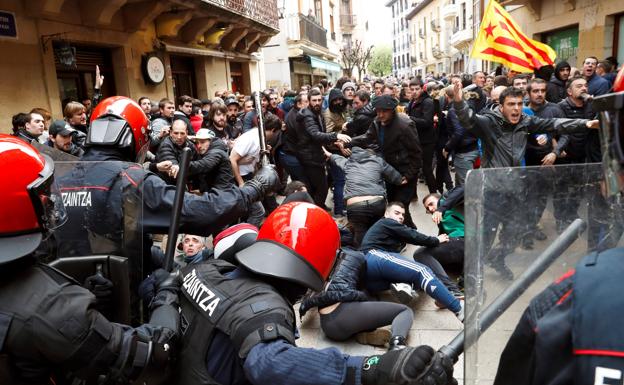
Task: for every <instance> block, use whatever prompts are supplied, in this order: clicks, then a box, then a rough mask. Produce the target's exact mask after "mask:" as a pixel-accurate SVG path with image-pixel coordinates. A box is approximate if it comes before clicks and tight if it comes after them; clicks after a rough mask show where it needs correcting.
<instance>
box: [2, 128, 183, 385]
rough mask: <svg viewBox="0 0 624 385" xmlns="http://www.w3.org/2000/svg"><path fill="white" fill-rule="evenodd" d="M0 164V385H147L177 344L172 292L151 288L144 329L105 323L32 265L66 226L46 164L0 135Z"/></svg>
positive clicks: (82, 298)
mask: <svg viewBox="0 0 624 385" xmlns="http://www.w3.org/2000/svg"><path fill="white" fill-rule="evenodd" d="M0 164H2V167H1V168H0V177H1V178H2V180H3V183H2V184H1V185H0V196H2V200H3V202H2V205H0V383H2V384H7V385H10V384H68V383H77V382H73V381H78V379H81V380H87V381H88V382H89V383H95V382H96V381H106V380H110V381H114V382H115V383H117V382H122V383H123V382H125V381H132V380H140V381H145V382H146V383H148V384H149V383H154V382H152V379H154V378H158V377H161V376H162V373H158V376H156V377H154V374H155V370H156V369H158V370H159V371H162V368H163V366H164V365H166V364H167V362H168V354H169V352H168V350H169V349H168V346H169V344H171V343H172V342H173V340H174V339H175V337H176V336H177V332H178V323H179V315H178V312H177V300H178V297H177V291H178V289H179V284H175V283H174V282H173V281H169V280H168V279H165V280H163V281H161V282H160V283H159V290H158V294H157V295H156V296H155V298H154V301H152V303H151V310H152V317H151V319H150V323H149V324H144V325H142V326H140V327H138V328H135V329H133V328H131V327H129V326H125V325H120V324H114V323H111V322H109V321H108V320H107V319H106V318H105V317H104V316H102V315H101V314H100V313H99V312H97V311H96V310H94V309H93V306H94V303H95V297H94V296H93V295H92V294H91V293H90V292H89V291H87V290H86V289H83V288H82V287H80V286H79V285H78V284H77V283H76V282H74V281H73V280H72V279H71V278H69V277H68V276H66V275H64V274H63V273H61V272H60V271H58V270H56V269H54V268H52V267H49V266H47V265H44V264H41V263H38V262H37V256H35V253H36V250H37V248H38V247H39V245H40V243H41V241H42V240H44V239H45V238H46V237H47V236H48V235H49V234H50V232H52V231H53V230H54V229H56V228H57V227H58V226H60V225H62V224H63V222H64V220H65V219H66V218H65V217H66V213H65V210H64V207H63V203H62V199H61V197H60V196H59V195H58V191H57V189H56V185H55V183H54V177H53V171H54V163H53V161H52V160H51V159H50V158H49V157H47V156H46V155H41V154H39V153H38V152H37V151H36V150H35V149H34V148H33V147H32V146H31V145H30V144H26V143H24V142H23V141H21V140H19V139H17V138H15V137H11V136H8V135H0ZM103 377H108V378H107V379H105V378H103ZM150 378H151V379H150Z"/></svg>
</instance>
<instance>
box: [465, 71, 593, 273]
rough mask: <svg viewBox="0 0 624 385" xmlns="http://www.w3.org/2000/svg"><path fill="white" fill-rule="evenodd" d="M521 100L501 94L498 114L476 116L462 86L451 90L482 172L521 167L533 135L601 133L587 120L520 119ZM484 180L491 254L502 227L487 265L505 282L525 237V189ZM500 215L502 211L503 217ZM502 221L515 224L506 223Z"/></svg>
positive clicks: (513, 92)
mask: <svg viewBox="0 0 624 385" xmlns="http://www.w3.org/2000/svg"><path fill="white" fill-rule="evenodd" d="M523 94H524V92H523V91H522V90H520V89H516V88H513V87H509V88H507V89H506V90H505V91H503V92H502V93H501V95H500V98H499V103H500V107H499V109H493V110H488V111H486V112H484V113H483V114H482V115H481V114H475V113H474V112H473V111H472V110H471V109H470V108H468V105H467V104H466V102H465V101H464V99H463V92H462V86H461V82H459V81H456V82H455V83H454V84H453V102H454V103H453V104H454V108H455V111H456V113H457V117H458V119H459V122H460V124H461V125H462V126H464V127H465V128H466V130H468V131H469V132H471V133H473V134H474V135H475V136H476V137H478V138H479V139H481V144H482V148H483V156H482V159H481V164H482V166H483V167H484V168H494V167H518V166H521V165H522V160H523V159H524V156H525V152H526V147H527V137H528V135H529V134H551V135H553V136H554V135H555V134H566V133H573V132H579V131H582V130H587V129H590V128H591V129H597V128H598V127H599V125H598V120H587V119H561V118H552V119H542V118H539V117H536V116H529V115H526V114H523V113H522V107H523V102H522V99H523ZM494 179H496V178H486V186H484V189H485V191H486V196H484V197H483V200H484V213H485V214H484V223H483V225H482V226H481V228H482V229H483V231H484V232H485V233H484V235H483V239H484V245H485V248H486V249H488V248H489V247H490V246H491V245H492V243H493V242H494V239H495V237H496V232H497V229H498V226H499V224H501V222H502V223H503V226H502V228H501V230H500V234H499V243H498V245H496V246H495V247H493V248H491V250H490V252H489V253H488V255H487V259H488V261H487V262H488V263H489V264H490V265H491V266H492V267H493V268H494V269H495V270H496V271H498V272H499V273H500V274H501V275H502V276H503V277H505V278H507V279H512V278H513V273H512V272H511V270H509V268H508V267H507V266H506V265H505V262H504V259H505V256H507V255H508V254H509V253H511V252H513V251H514V249H515V248H516V246H517V244H518V241H519V240H520V239H522V237H523V235H524V234H522V232H523V231H526V226H524V224H525V223H526V218H524V215H525V213H526V212H527V210H526V209H525V208H526V201H527V200H526V195H527V190H526V188H525V186H518V183H515V184H513V185H510V183H509V181H508V180H494ZM501 210H504V212H502V211H501ZM503 218H506V219H507V218H517V220H514V221H508V220H507V221H505V220H503Z"/></svg>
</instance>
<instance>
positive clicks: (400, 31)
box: [386, 0, 415, 78]
mask: <svg viewBox="0 0 624 385" xmlns="http://www.w3.org/2000/svg"><path fill="white" fill-rule="evenodd" d="M413 3H415V2H414V1H411V0H390V1H388V2H387V3H386V7H390V8H391V9H392V74H393V75H394V76H395V77H397V78H408V77H409V76H411V75H412V73H411V67H412V58H411V56H410V44H411V42H412V41H413V40H414V39H415V36H413V35H411V34H410V29H409V25H408V22H407V19H406V16H407V15H408V14H409V13H410V11H411V10H412V9H413V7H414V4H413Z"/></svg>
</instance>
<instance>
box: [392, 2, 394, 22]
mask: <svg viewBox="0 0 624 385" xmlns="http://www.w3.org/2000/svg"><path fill="white" fill-rule="evenodd" d="M392 18H393V19H394V4H393V5H392Z"/></svg>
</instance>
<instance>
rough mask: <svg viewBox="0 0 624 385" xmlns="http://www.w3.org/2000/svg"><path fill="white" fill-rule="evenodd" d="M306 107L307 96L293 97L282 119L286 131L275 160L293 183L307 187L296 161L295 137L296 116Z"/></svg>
mask: <svg viewBox="0 0 624 385" xmlns="http://www.w3.org/2000/svg"><path fill="white" fill-rule="evenodd" d="M307 107H308V95H307V94H298V95H297V96H295V104H294V105H293V107H292V108H291V109H290V111H288V113H287V114H286V118H285V119H284V123H285V124H286V130H285V131H284V132H282V135H281V137H280V139H281V144H280V146H278V148H276V152H277V160H278V162H279V163H280V164H281V165H282V167H284V169H285V170H286V172H288V174H290V177H291V179H292V180H293V181H295V180H298V181H301V182H303V183H305V184H306V185H309V184H310V182H309V181H308V178H307V177H306V175H305V172H304V171H303V167H302V166H301V162H299V159H297V156H296V154H297V146H298V142H299V139H298V136H297V114H298V113H299V111H301V110H302V109H304V108H307Z"/></svg>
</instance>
